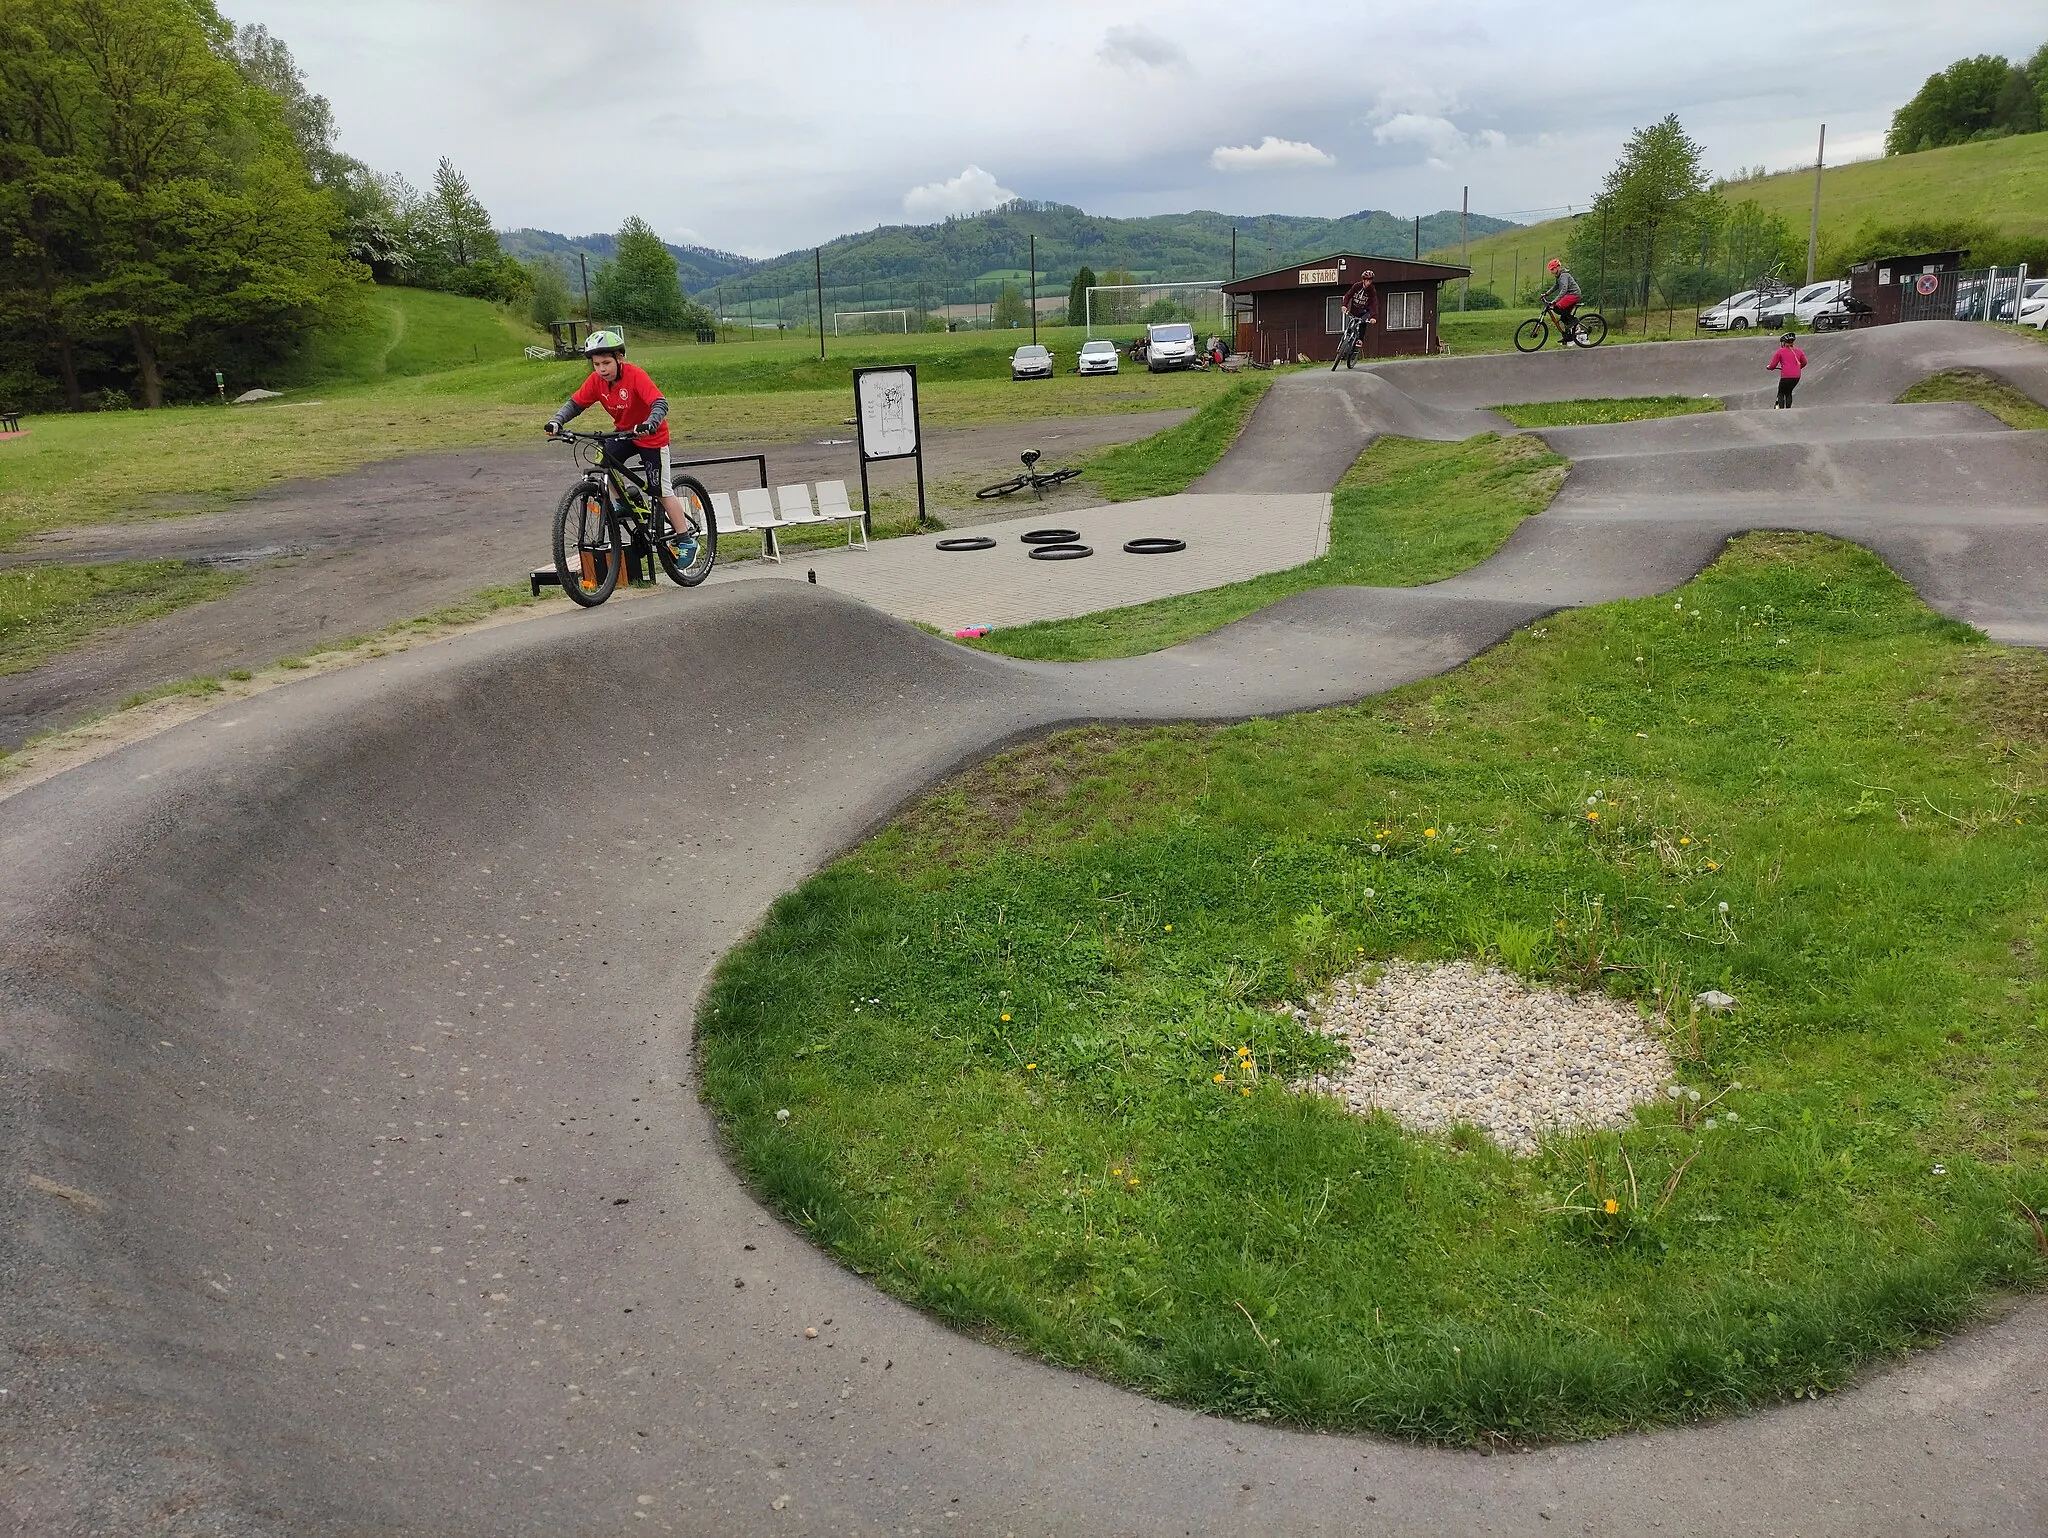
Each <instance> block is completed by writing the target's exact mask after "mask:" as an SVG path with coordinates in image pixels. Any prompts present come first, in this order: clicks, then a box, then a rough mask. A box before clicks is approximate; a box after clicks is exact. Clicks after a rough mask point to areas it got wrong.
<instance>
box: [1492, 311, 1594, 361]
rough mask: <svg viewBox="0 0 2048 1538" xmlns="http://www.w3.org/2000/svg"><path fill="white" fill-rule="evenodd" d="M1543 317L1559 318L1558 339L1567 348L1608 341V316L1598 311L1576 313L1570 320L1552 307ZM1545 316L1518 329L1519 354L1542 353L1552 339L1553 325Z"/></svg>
mask: <svg viewBox="0 0 2048 1538" xmlns="http://www.w3.org/2000/svg"><path fill="white" fill-rule="evenodd" d="M1543 315H1555V316H1557V329H1558V339H1559V340H1560V341H1561V342H1562V343H1563V344H1564V345H1565V346H1567V347H1598V346H1599V345H1600V344H1601V343H1602V342H1604V341H1606V340H1607V317H1606V316H1604V315H1602V314H1601V313H1600V312H1599V311H1598V310H1585V311H1580V310H1574V311H1573V312H1572V314H1571V317H1570V319H1566V318H1565V317H1564V316H1563V315H1561V314H1559V312H1558V311H1557V310H1555V309H1553V308H1546V309H1545V310H1544V312H1543ZM1543 315H1532V316H1530V317H1529V318H1528V319H1527V320H1525V321H1523V322H1522V323H1521V324H1520V325H1519V326H1517V327H1515V351H1516V352H1541V351H1542V350H1543V346H1544V344H1545V343H1546V342H1548V341H1549V340H1550V326H1549V324H1548V323H1547V322H1546V321H1545V320H1544V318H1543Z"/></svg>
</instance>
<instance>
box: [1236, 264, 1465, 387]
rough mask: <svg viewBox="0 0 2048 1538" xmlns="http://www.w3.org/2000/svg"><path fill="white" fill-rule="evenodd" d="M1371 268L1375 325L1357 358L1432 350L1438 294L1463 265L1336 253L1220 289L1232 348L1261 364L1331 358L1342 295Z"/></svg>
mask: <svg viewBox="0 0 2048 1538" xmlns="http://www.w3.org/2000/svg"><path fill="white" fill-rule="evenodd" d="M1367 269H1370V270H1371V271H1372V273H1373V286H1374V287H1376V288H1377V289H1378V290H1379V296H1380V298H1379V324H1378V325H1376V326H1368V327H1366V329H1365V336H1364V339H1363V342H1362V345H1361V346H1360V347H1359V351H1358V356H1359V357H1360V359H1366V358H1397V357H1405V356H1407V355H1409V354H1411V353H1432V352H1435V351H1436V350H1437V329H1436V316H1437V288H1438V286H1439V285H1440V284H1443V283H1446V282H1448V281H1450V280H1451V279H1453V278H1468V277H1470V276H1471V275H1472V270H1471V269H1470V268H1469V267H1449V266H1445V265H1444V264H1442V263H1440V262H1411V261H1409V260H1408V259H1407V258H1406V257H1399V256H1360V255H1359V254H1358V253H1357V252H1356V251H1339V252H1336V253H1335V254H1333V255H1330V256H1319V257H1317V258H1316V259H1315V260H1314V261H1308V262H1296V263H1295V264H1294V265H1293V266H1291V267H1278V268H1275V269H1274V270H1273V271H1271V272H1262V273H1259V274H1258V275H1257V276H1255V277H1250V278H1238V279H1236V280H1234V281H1232V282H1229V283H1226V284H1224V285H1223V292H1224V293H1226V294H1229V295H1230V296H1231V306H1232V314H1233V316H1234V317H1235V319H1236V323H1237V324H1236V331H1237V350H1238V351H1239V352H1241V353H1249V354H1250V355H1251V356H1252V357H1254V358H1257V359H1258V360H1259V361H1260V362H1262V363H1275V362H1285V361H1287V360H1289V359H1292V358H1296V357H1300V356H1303V355H1306V356H1308V357H1310V358H1313V359H1315V360H1317V361H1318V362H1321V363H1328V362H1329V361H1330V360H1331V359H1333V358H1335V357H1336V356H1337V343H1338V342H1339V341H1340V340H1341V339H1342V338H1343V335H1344V314H1343V311H1344V294H1345V291H1346V290H1347V289H1349V288H1350V287H1351V285H1352V284H1354V283H1356V282H1357V281H1358V278H1359V275H1360V274H1361V273H1363V272H1365V271H1366V270H1367Z"/></svg>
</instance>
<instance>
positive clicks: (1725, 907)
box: [1721, 903, 1728, 913]
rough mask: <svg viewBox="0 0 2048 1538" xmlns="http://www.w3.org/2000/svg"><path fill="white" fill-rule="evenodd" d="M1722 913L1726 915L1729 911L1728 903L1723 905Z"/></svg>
mask: <svg viewBox="0 0 2048 1538" xmlns="http://www.w3.org/2000/svg"><path fill="white" fill-rule="evenodd" d="M1721 911H1722V912H1723V913H1726V912H1727V911H1728V905H1727V904H1726V903H1722V904H1721Z"/></svg>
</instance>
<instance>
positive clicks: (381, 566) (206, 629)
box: [0, 410, 1189, 748]
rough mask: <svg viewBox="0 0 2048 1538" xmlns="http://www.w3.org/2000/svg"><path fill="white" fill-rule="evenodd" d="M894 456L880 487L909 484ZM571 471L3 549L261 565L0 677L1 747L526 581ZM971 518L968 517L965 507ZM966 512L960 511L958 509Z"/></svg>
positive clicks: (848, 454) (967, 446)
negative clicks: (204, 596) (218, 592)
mask: <svg viewBox="0 0 2048 1538" xmlns="http://www.w3.org/2000/svg"><path fill="white" fill-rule="evenodd" d="M1188 415H1189V413H1188V412H1187V411H1185V410H1172V411H1145V412H1127V413H1121V414H1114V415H1105V416H1097V417H1053V418H1041V419H1036V420H1029V421H1017V422H1008V423H1003V424H1001V425H1000V426H994V427H977V428H963V429H958V430H952V431H948V430H945V429H934V430H932V431H931V432H930V433H929V434H928V435H927V453H926V461H925V473H926V478H927V481H928V483H929V482H946V481H955V482H958V481H960V480H962V479H963V478H964V479H968V480H972V479H975V478H979V477H980V476H982V475H983V474H984V473H985V474H986V475H987V477H988V478H989V479H994V478H996V477H997V476H998V475H1000V474H1002V473H1004V472H1006V471H1008V470H1009V469H1011V468H1013V467H1014V466H1015V465H1016V463H1017V456H1018V455H1019V454H1021V453H1022V452H1023V451H1024V450H1025V449H1027V448H1042V449H1044V450H1045V451H1046V453H1047V455H1048V456H1049V457H1057V458H1068V457H1071V456H1073V455H1075V454H1080V453H1086V452H1088V451H1090V450H1093V449H1097V448H1102V447H1105V446H1107V445H1110V444H1116V443H1128V442H1131V441H1132V440H1134V439H1138V438H1143V437H1147V436H1149V435H1151V434H1152V433H1155V432H1158V431H1160V430H1161V429H1163V428H1166V427H1171V426H1173V425H1175V424H1176V423H1178V422H1182V421H1185V420H1186V419H1187V417H1188ZM693 452H695V453H698V454H702V455H707V456H709V455H716V454H743V453H744V454H755V453H764V454H766V455H767V456H768V470H769V477H770V480H771V483H773V484H781V483H784V482H789V481H799V480H801V481H818V480H832V479H841V480H844V481H846V482H847V484H848V486H849V488H851V489H853V492H854V495H856V496H857V495H858V486H859V482H860V468H859V465H858V463H857V462H856V461H855V459H854V457H853V454H854V451H853V447H852V445H851V444H850V443H848V442H840V441H826V442H806V443H782V444H731V445H723V446H706V447H701V448H697V449H694V450H693ZM703 474H704V479H705V482H706V484H707V485H709V486H710V487H711V488H712V489H713V490H721V489H725V488H727V487H734V486H744V485H752V484H753V467H752V466H751V465H722V466H716V467H713V468H710V469H708V470H706V471H705V472H703ZM909 478H910V471H909V469H908V468H907V467H906V466H898V465H890V466H886V467H883V469H882V470H881V471H880V472H879V473H878V474H877V476H876V480H877V482H878V484H886V485H892V486H893V485H896V484H899V483H903V482H907V481H908V480H909ZM570 479H571V467H570V464H569V460H568V455H567V453H566V451H565V450H563V449H560V448H557V447H551V446H549V445H547V444H544V443H538V442H537V443H535V444H534V446H533V447H532V448H530V449H527V448H520V449H505V448H476V449H458V450H451V451H449V452H447V453H442V454H417V455H412V456H409V457H407V458H404V459H395V460H390V461H387V462H385V463H383V464H378V465H371V466H368V467H366V468H364V469H362V470H356V471H352V472H350V473H349V474H347V475H338V476H334V477H332V478H329V479H325V480H316V481H298V482H292V483H289V484H286V485H283V486H278V487H274V488H271V489H269V490H266V491H264V492H262V493H260V494H259V495H257V496H254V497H251V498H250V499H249V500H248V501H246V502H241V503H237V504H236V505H235V506H233V507H231V508H227V509H224V510H222V511H220V512H215V513H204V514H200V515H197V516H192V517H183V518H154V519H148V520H138V521H135V522H123V523H103V524H95V525H91V526H86V527H81V528H75V529H57V530H52V531H51V532H49V533H47V534H44V535H40V536H38V537H37V538H35V539H34V540H32V541H30V542H29V543H28V544H27V545H25V546H24V547H23V548H22V549H21V550H20V551H18V552H15V553H13V554H11V555H9V556H7V557H5V558H0V564H6V565H23V564H31V563H40V562H47V561H64V562H85V561H119V560H150V559H162V558H165V557H177V558H181V559H185V560H202V561H208V562H213V563H218V564H220V565H223V566H228V567H238V568H253V573H252V576H251V579H250V581H249V582H248V583H246V584H245V585H243V586H242V587H241V588H239V589H237V590H236V591H235V592H234V593H233V594H230V595H229V596H227V597H225V598H221V599H217V600H215V601H213V602H211V603H204V604H198V605H195V606H194V607H192V608H189V609H181V610H179V611H178V612H177V613H175V614H167V615H165V616H163V617H162V618H160V619H155V620H150V621H147V622H145V623H143V624H140V625H132V626H128V627H125V628H123V629H119V630H115V631H111V632H108V633H107V634H105V635H102V636H100V637H99V638H97V639H96V640H94V641H92V642H91V643H89V644H88V645H86V646H83V647H81V648H79V649H78V650H76V651H71V652H66V653H64V654H63V655H61V656H58V657H55V658H52V659H51V660H50V661H49V662H47V663H45V664H43V666H41V667H39V668H36V669H34V670H32V671H30V672H26V673H19V674H15V675H13V676H12V677H8V678H0V747H6V748H13V747H16V746H19V745H20V744H21V743H22V742H23V741H24V740H26V739H27V738H29V737H31V736H34V735H36V734H37V733H39V732H44V731H49V730H51V729H53V728H56V727H60V726H64V725H68V724H69V723H71V722H74V721H78V720H80V719H83V718H84V717H87V716H90V715H93V714H95V713H97V712H100V711H104V710H108V709H111V708H113V707H114V706H115V705H117V704H119V703H120V701H122V700H123V699H126V698H127V697H129V696H130V695H133V694H136V693H139V692H141V691H144V690H147V689H152V688H156V687H159V686H161V685H163V684H166V683H170V682H173V681H175V680H177V679H181V678H190V677H193V676H195V675H200V674H216V673H224V672H226V671H228V670H230V669H234V668H252V669H253V668H259V667H262V666H264V665H266V664H268V663H270V662H274V661H275V660H276V659H277V658H279V657H283V656H290V655H293V654H295V653H300V652H305V651H310V650H313V649H314V648H316V647H319V646H323V645H332V644H333V643H335V642H336V641H340V640H344V639H346V638H348V637H351V636H357V635H362V634H364V633H365V632H367V631H373V630H377V629H381V628H382V627H384V626H386V625H390V624H394V623H397V622H399V621H402V620H407V619H412V618H414V617H416V616H418V615H422V614H428V613H431V612H433V611H434V610H436V609H440V608H444V607H446V606H448V605H450V604H454V603H458V602H461V601H462V600H464V599H466V598H469V597H471V596H472V595H474V594H475V593H476V592H477V591H478V590H479V589H481V588H485V587H489V586H493V585H496V584H503V583H513V582H523V581H524V580H525V579H526V575H527V573H528V572H530V571H531V570H532V569H533V568H534V567H535V566H537V565H539V564H541V563H543V562H544V561H546V560H548V559H549V551H548V538H549V534H548V527H549V524H548V520H549V517H550V516H551V514H552V512H553V510H554V507H555V504H556V502H557V501H558V500H559V498H560V497H561V494H562V492H563V490H564V489H565V488H566V487H567V486H568V484H569V481H570ZM965 516H972V515H971V514H970V515H965ZM965 516H963V521H965Z"/></svg>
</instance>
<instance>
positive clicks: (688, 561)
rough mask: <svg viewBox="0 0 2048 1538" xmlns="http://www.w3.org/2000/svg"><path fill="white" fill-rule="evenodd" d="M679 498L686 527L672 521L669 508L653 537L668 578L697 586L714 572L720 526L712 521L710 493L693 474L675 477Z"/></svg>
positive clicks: (677, 583)
mask: <svg viewBox="0 0 2048 1538" xmlns="http://www.w3.org/2000/svg"><path fill="white" fill-rule="evenodd" d="M675 488H676V500H678V501H679V502H681V503H682V504H683V527H682V528H680V529H678V528H676V527H675V526H674V525H673V524H672V523H670V522H669V518H668V513H667V510H666V509H664V510H663V512H662V516H661V524H660V528H659V530H658V531H657V533H656V534H655V538H654V554H655V556H656V558H657V559H659V560H660V562H661V569H662V570H663V571H665V572H667V573H668V578H669V581H671V582H673V583H675V585H676V586H677V587H695V586H696V585H697V584H698V583H700V582H702V581H703V580H704V579H705V578H706V577H708V576H710V575H711V567H712V563H713V562H715V561H716V560H717V559H718V529H717V527H716V526H715V525H714V524H713V523H712V521H711V493H710V492H708V491H706V490H705V489H704V487H703V484H702V483H701V482H699V481H697V480H696V479H694V478H693V477H691V476H687V475H679V476H677V477H676V478H675Z"/></svg>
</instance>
